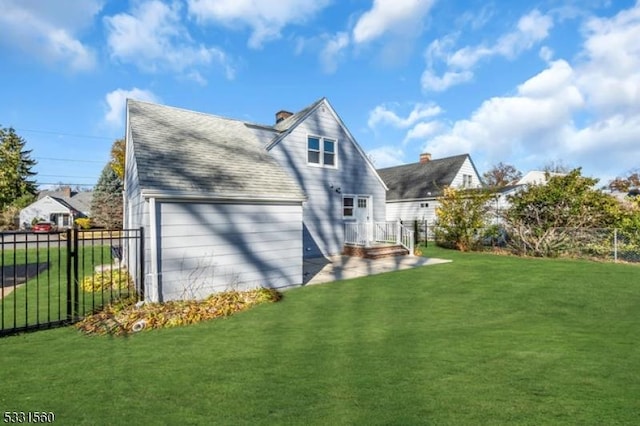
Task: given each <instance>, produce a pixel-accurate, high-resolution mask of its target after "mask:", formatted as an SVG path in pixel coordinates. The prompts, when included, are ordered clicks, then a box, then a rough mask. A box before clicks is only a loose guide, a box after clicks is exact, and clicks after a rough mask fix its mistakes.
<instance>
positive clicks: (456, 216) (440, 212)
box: [435, 187, 492, 251]
mask: <svg viewBox="0 0 640 426" xmlns="http://www.w3.org/2000/svg"><path fill="white" fill-rule="evenodd" d="M491 196H492V195H491V193H490V192H488V191H484V190H456V189H454V188H451V187H447V188H445V189H444V191H443V195H442V196H441V197H439V198H438V202H439V206H438V207H437V208H436V214H437V216H438V219H437V221H436V227H435V238H436V243H437V244H438V245H441V246H444V247H449V248H456V249H458V250H460V251H468V250H472V249H474V248H477V246H478V245H479V244H480V243H481V239H482V237H483V235H484V233H483V231H484V229H485V228H486V227H487V224H488V219H489V217H488V216H489V203H488V201H489V199H490V198H491Z"/></svg>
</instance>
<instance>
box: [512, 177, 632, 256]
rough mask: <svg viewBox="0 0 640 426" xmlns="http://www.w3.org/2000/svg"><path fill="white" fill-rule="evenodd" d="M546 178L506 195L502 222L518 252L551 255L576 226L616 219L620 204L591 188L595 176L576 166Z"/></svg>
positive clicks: (601, 225) (609, 222) (601, 224)
mask: <svg viewBox="0 0 640 426" xmlns="http://www.w3.org/2000/svg"><path fill="white" fill-rule="evenodd" d="M547 178H548V182H547V184H546V185H530V186H528V187H527V188H526V189H524V190H522V191H520V192H518V193H516V194H514V195H512V196H510V197H509V201H510V203H511V207H510V208H509V209H508V210H507V211H506V212H505V217H504V219H505V222H504V223H505V227H506V229H507V232H508V234H509V236H510V238H511V242H512V245H513V247H514V248H515V250H516V251H517V252H518V253H519V254H529V255H534V256H554V255H557V254H558V252H559V251H560V250H562V249H564V248H565V247H566V244H567V241H569V240H570V235H571V233H572V232H574V231H575V229H576V228H607V227H611V226H616V225H617V224H618V223H619V220H620V217H621V208H622V207H621V204H620V203H619V202H618V201H616V200H615V199H614V198H613V197H611V196H610V195H608V194H605V193H603V192H601V191H599V190H597V189H595V185H596V183H597V182H598V180H597V179H593V178H589V177H584V176H582V174H581V169H580V168H577V169H574V170H572V171H570V172H569V173H568V174H567V175H564V176H547Z"/></svg>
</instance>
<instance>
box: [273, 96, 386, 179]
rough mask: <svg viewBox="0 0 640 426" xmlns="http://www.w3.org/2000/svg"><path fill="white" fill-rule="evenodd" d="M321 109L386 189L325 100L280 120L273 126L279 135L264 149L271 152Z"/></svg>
mask: <svg viewBox="0 0 640 426" xmlns="http://www.w3.org/2000/svg"><path fill="white" fill-rule="evenodd" d="M321 107H324V108H326V109H327V111H329V113H330V114H331V115H332V116H333V118H334V119H335V120H336V122H337V123H338V125H339V126H340V127H341V128H342V130H343V132H344V134H345V135H347V139H348V140H349V142H350V143H351V144H352V145H353V146H354V147H355V148H356V150H357V151H358V153H359V154H360V156H361V157H362V160H363V161H364V162H365V164H366V165H367V167H369V168H370V169H371V171H372V172H373V174H374V175H375V176H376V177H377V179H378V181H379V182H380V183H381V184H382V186H383V187H384V188H385V189H388V188H387V186H386V184H385V182H384V179H382V177H381V176H380V175H379V174H378V171H377V170H376V168H375V166H374V165H373V163H372V162H371V160H370V159H369V157H368V156H367V155H366V154H365V152H364V150H363V149H362V147H361V146H360V145H359V144H358V142H357V141H356V140H355V138H354V137H353V135H352V134H351V132H350V131H349V129H348V128H347V126H346V125H345V124H344V122H343V121H342V119H341V118H340V116H339V115H338V113H337V112H336V110H335V109H334V108H333V107H332V106H331V104H330V103H329V100H328V99H327V98H321V99H319V100H317V101H315V102H314V103H312V104H311V105H309V106H307V107H306V108H304V109H302V110H300V111H299V112H297V113H295V114H293V115H292V116H290V117H287V118H286V119H284V120H282V121H281V122H279V123H276V124H275V126H273V128H274V129H276V130H278V131H280V133H279V134H277V135H276V136H275V137H274V138H273V139H272V140H271V141H270V142H269V143H268V144H267V146H266V149H267V150H271V149H272V148H273V147H274V146H276V145H277V144H279V143H280V142H281V141H282V140H283V139H285V138H286V137H287V135H289V134H290V133H291V132H293V131H294V130H295V129H296V127H298V126H299V125H301V124H302V123H303V122H304V121H305V120H306V119H307V118H308V117H309V116H310V115H311V114H313V112H314V111H316V110H317V109H318V108H321Z"/></svg>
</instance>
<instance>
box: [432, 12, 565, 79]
mask: <svg viewBox="0 0 640 426" xmlns="http://www.w3.org/2000/svg"><path fill="white" fill-rule="evenodd" d="M552 27H553V20H552V18H551V17H550V16H549V15H543V14H542V13H540V11H538V10H533V11H531V12H529V13H528V14H526V15H524V16H522V17H521V18H520V19H519V21H518V24H517V26H516V28H515V29H514V30H513V31H511V32H509V33H507V34H504V35H502V36H501V37H500V38H498V40H497V41H496V42H495V43H494V44H493V45H489V46H487V45H484V44H482V45H478V46H465V47H463V48H461V49H458V50H456V51H452V46H453V44H454V42H455V40H456V38H457V35H456V34H454V35H450V36H447V37H445V38H443V39H439V40H435V41H433V42H432V43H431V44H430V45H429V47H428V48H427V51H426V56H427V63H428V67H427V69H426V70H425V71H424V73H423V74H422V88H423V90H426V91H444V90H446V89H448V88H450V87H452V86H455V85H458V84H461V83H465V82H467V81H470V80H471V79H472V78H473V72H472V70H473V68H474V67H475V66H476V65H477V64H478V62H480V61H481V60H482V59H485V58H490V57H493V56H502V57H505V58H509V59H512V58H514V57H516V56H517V55H519V54H521V53H522V52H523V51H525V50H529V49H531V48H532V47H533V46H534V45H536V44H537V43H539V42H540V41H542V40H544V39H546V38H547V37H548V36H549V31H550V30H551V28H552ZM438 59H439V60H441V61H443V62H444V63H445V65H446V67H447V70H446V71H445V72H444V73H443V74H442V76H441V77H439V76H438V75H437V74H436V72H435V71H434V65H435V63H436V60H438Z"/></svg>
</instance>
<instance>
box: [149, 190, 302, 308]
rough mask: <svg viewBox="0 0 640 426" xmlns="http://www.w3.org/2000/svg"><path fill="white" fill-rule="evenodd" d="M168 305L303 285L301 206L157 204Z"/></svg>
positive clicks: (161, 276) (162, 281)
mask: <svg viewBox="0 0 640 426" xmlns="http://www.w3.org/2000/svg"><path fill="white" fill-rule="evenodd" d="M157 205H158V210H159V217H160V218H161V219H160V224H159V226H160V235H159V238H158V241H159V245H160V248H159V259H158V265H159V270H158V276H159V280H158V281H159V287H160V289H159V290H160V293H161V294H162V299H163V300H173V299H185V298H187V299H189V298H202V297H206V296H207V295H209V294H211V293H215V292H219V291H224V290H230V289H239V290H241V289H250V288H256V287H259V286H266V287H272V288H282V287H288V286H293V285H297V284H300V283H301V282H302V208H301V206H300V205H271V204H253V203H240V204H218V203H189V202H164V201H163V202H158V203H157Z"/></svg>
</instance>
